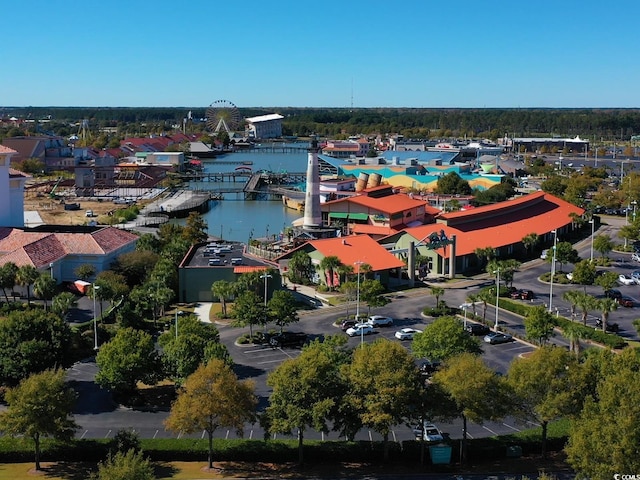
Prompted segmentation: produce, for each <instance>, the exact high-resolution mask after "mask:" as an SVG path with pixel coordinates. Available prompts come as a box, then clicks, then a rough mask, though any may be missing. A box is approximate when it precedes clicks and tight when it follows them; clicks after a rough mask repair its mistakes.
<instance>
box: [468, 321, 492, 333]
mask: <svg viewBox="0 0 640 480" xmlns="http://www.w3.org/2000/svg"><path fill="white" fill-rule="evenodd" d="M466 330H467V332H469V333H470V334H471V335H477V336H480V335H486V334H488V333H489V332H491V330H490V329H489V327H487V326H486V325H483V324H482V323H467V328H466Z"/></svg>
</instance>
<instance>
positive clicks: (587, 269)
mask: <svg viewBox="0 0 640 480" xmlns="http://www.w3.org/2000/svg"><path fill="white" fill-rule="evenodd" d="M595 279H596V266H595V265H594V263H593V262H591V261H590V260H582V261H581V262H578V263H576V265H575V266H574V267H573V278H572V280H571V281H572V282H573V283H577V284H578V285H583V287H584V291H585V292H586V291H587V287H586V286H587V285H593V282H594V281H595Z"/></svg>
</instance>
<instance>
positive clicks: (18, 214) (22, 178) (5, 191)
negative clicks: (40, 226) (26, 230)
mask: <svg viewBox="0 0 640 480" xmlns="http://www.w3.org/2000/svg"><path fill="white" fill-rule="evenodd" d="M16 153H18V152H16V151H15V150H13V149H11V148H8V147H5V146H3V145H0V226H5V227H18V228H22V227H24V184H25V182H26V181H27V178H29V176H28V175H26V174H24V173H22V172H19V171H18V170H14V169H13V168H11V157H12V156H13V155H14V154H16Z"/></svg>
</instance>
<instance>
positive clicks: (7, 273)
mask: <svg viewBox="0 0 640 480" xmlns="http://www.w3.org/2000/svg"><path fill="white" fill-rule="evenodd" d="M17 273H18V266H17V265H16V264H15V263H13V262H7V263H5V264H4V265H2V267H0V288H1V289H2V293H4V298H5V300H6V301H7V303H9V297H8V296H7V288H8V289H9V290H13V287H14V286H15V284H16V275H17Z"/></svg>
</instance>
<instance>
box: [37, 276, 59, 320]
mask: <svg viewBox="0 0 640 480" xmlns="http://www.w3.org/2000/svg"><path fill="white" fill-rule="evenodd" d="M54 293H56V281H55V280H54V279H53V278H51V275H49V274H47V273H41V274H40V276H39V277H38V278H37V279H36V281H35V282H34V283H33V294H34V295H35V296H36V297H39V298H41V299H42V301H43V302H44V311H45V312H46V311H47V299H48V298H52V297H53V295H54Z"/></svg>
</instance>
